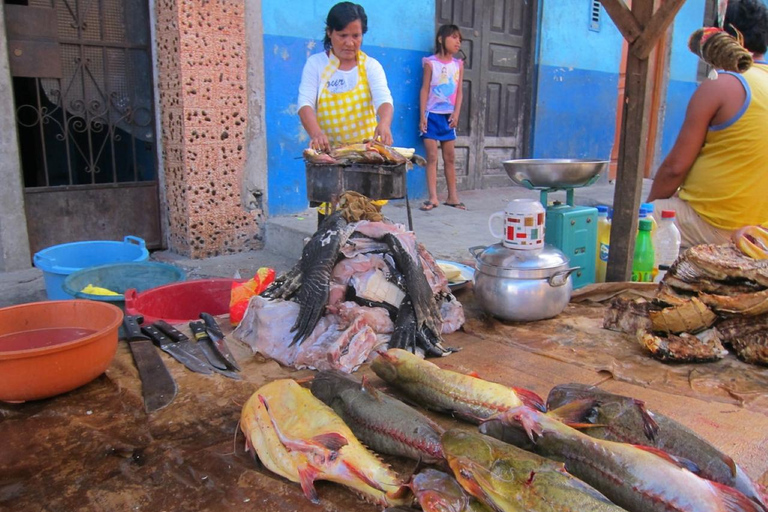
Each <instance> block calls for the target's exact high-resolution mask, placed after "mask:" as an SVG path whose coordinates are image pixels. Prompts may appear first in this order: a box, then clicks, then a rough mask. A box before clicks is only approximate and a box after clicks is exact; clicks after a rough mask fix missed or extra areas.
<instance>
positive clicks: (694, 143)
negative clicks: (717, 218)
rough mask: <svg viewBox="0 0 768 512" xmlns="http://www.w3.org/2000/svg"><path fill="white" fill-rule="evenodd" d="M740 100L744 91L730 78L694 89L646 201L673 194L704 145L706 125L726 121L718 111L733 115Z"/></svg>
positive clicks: (706, 82)
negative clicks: (672, 144)
mask: <svg viewBox="0 0 768 512" xmlns="http://www.w3.org/2000/svg"><path fill="white" fill-rule="evenodd" d="M744 97H745V93H744V88H743V87H742V85H741V84H740V83H739V81H738V79H736V78H735V77H732V76H730V75H723V76H721V77H719V78H718V79H717V80H707V81H705V82H704V83H702V84H701V85H700V86H699V88H698V89H696V92H695V93H693V96H692V97H691V101H690V102H689V103H688V110H687V111H686V113H685V121H684V122H683V126H682V128H680V133H679V134H678V136H677V140H676V141H675V145H674V146H673V147H672V150H671V151H670V152H669V154H668V155H667V157H666V158H665V159H664V161H663V162H662V163H661V165H660V166H659V169H658V170H657V171H656V177H655V178H654V179H653V185H652V186H651V191H650V193H649V194H648V199H646V201H648V202H650V201H654V200H656V199H666V198H668V197H672V196H673V195H674V194H675V192H676V191H677V189H678V188H679V187H680V185H682V184H683V181H685V177H686V176H687V175H688V172H689V171H690V170H691V166H693V163H694V162H695V161H696V158H697V157H698V155H699V152H700V151H701V148H702V147H703V146H704V140H705V138H706V136H707V130H708V129H709V126H710V125H712V124H718V123H719V122H724V121H725V120H727V119H729V118H730V116H729V117H727V118H725V119H723V121H720V118H721V117H723V115H721V112H720V111H721V110H723V111H724V113H726V114H728V113H731V112H732V114H735V112H737V111H738V108H739V106H740V105H741V104H743V103H744ZM734 107H736V108H735V110H734ZM732 114H731V115H732ZM713 121H714V122H713Z"/></svg>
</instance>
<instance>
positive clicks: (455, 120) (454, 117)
mask: <svg viewBox="0 0 768 512" xmlns="http://www.w3.org/2000/svg"><path fill="white" fill-rule="evenodd" d="M463 85H464V64H463V63H462V65H461V67H460V68H459V83H457V84H456V87H458V89H457V90H456V105H454V107H453V114H451V117H450V119H449V120H448V126H450V127H451V128H456V127H457V126H458V125H459V115H461V100H462V99H463V96H464V95H463V89H464V88H463Z"/></svg>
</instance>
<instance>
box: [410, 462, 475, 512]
mask: <svg viewBox="0 0 768 512" xmlns="http://www.w3.org/2000/svg"><path fill="white" fill-rule="evenodd" d="M410 488H411V490H412V491H413V494H414V495H415V496H416V499H417V500H418V502H419V505H421V508H422V510H424V511H425V512H461V511H463V510H466V509H467V506H468V505H469V496H467V495H466V494H465V493H464V490H463V489H462V488H461V486H460V485H459V483H458V482H457V481H456V479H455V478H454V477H453V476H451V475H449V474H447V473H443V472H442V471H438V470H436V469H425V470H423V471H422V472H420V473H419V474H417V475H415V476H414V477H413V479H412V480H411V483H410Z"/></svg>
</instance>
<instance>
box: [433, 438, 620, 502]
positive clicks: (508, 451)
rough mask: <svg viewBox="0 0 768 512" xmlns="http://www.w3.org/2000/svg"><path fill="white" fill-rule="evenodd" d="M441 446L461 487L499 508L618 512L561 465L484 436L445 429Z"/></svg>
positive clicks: (482, 500) (600, 495)
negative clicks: (446, 430)
mask: <svg viewBox="0 0 768 512" xmlns="http://www.w3.org/2000/svg"><path fill="white" fill-rule="evenodd" d="M443 450H444V451H445V455H446V458H447V459H448V463H449V464H450V466H451V469H452V470H453V473H454V475H455V476H456V479H457V480H458V481H459V483H460V484H461V486H462V487H463V488H464V489H465V490H466V491H467V492H469V493H470V494H472V495H473V496H475V497H476V498H477V499H478V500H480V501H481V502H482V503H483V504H484V505H486V506H487V507H489V508H490V509H492V510H494V511H500V512H555V511H557V512H586V511H589V512H621V511H622V510H623V509H622V508H620V507H618V506H617V505H614V504H613V503H611V502H610V501H608V499H607V498H606V497H605V496H603V495H602V494H600V493H599V492H598V491H596V490H595V489H593V488H592V487H590V486H589V485H587V484H585V483H584V482H582V481H581V480H579V479H578V478H576V477H574V476H573V475H570V474H568V473H567V472H566V471H565V469H564V468H563V464H562V463H559V462H555V461H552V460H549V459H546V458H544V457H541V456H539V455H536V454H533V453H530V452H526V451H524V450H521V449H520V448H517V447H515V446H512V445H510V444H506V443H503V442H501V441H498V440H496V439H493V438H491V437H488V436H484V435H482V434H476V433H472V432H463V431H460V430H449V431H448V432H446V433H445V434H443Z"/></svg>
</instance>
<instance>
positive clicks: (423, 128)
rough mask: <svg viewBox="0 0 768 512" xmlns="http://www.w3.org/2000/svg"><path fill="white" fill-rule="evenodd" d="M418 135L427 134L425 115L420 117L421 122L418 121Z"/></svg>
mask: <svg viewBox="0 0 768 512" xmlns="http://www.w3.org/2000/svg"><path fill="white" fill-rule="evenodd" d="M419 133H421V134H422V135H423V134H425V133H427V116H426V114H425V115H423V116H421V121H419Z"/></svg>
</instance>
